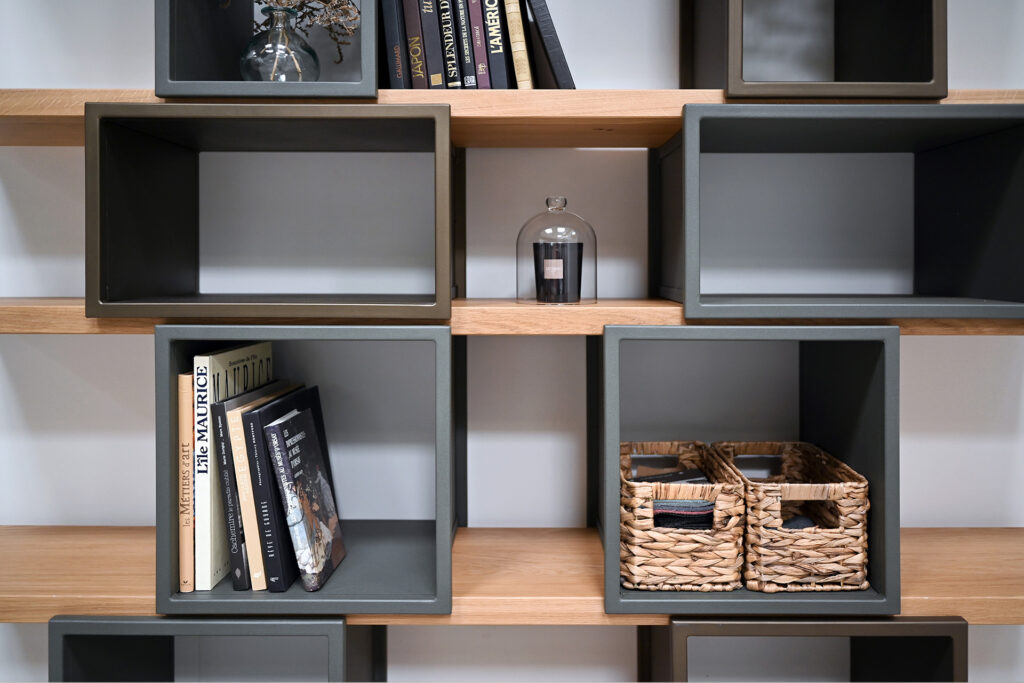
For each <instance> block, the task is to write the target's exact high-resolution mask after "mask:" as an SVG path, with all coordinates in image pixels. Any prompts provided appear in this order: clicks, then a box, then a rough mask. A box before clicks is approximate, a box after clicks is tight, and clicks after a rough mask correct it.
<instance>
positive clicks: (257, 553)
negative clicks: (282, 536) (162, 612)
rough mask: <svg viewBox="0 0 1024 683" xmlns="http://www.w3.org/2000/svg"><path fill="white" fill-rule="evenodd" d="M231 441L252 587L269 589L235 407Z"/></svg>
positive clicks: (239, 416) (230, 420)
mask: <svg viewBox="0 0 1024 683" xmlns="http://www.w3.org/2000/svg"><path fill="white" fill-rule="evenodd" d="M227 422H228V441H229V442H230V443H231V460H232V463H231V466H232V467H233V468H234V470H235V482H236V484H237V486H238V509H239V511H240V512H241V516H242V533H243V534H245V553H246V555H247V557H248V559H249V576H250V577H251V580H252V589H253V590H255V591H262V590H266V589H267V574H266V571H265V569H264V567H263V544H262V543H261V534H260V525H259V519H258V518H257V516H256V503H255V501H254V500H253V496H252V478H251V475H250V473H249V457H248V454H247V451H246V445H245V425H243V424H242V413H241V412H240V411H235V410H232V411H231V412H229V413H228V414H227Z"/></svg>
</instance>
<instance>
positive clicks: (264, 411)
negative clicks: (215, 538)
mask: <svg viewBox="0 0 1024 683" xmlns="http://www.w3.org/2000/svg"><path fill="white" fill-rule="evenodd" d="M306 409H309V410H310V411H312V413H313V419H314V422H315V424H316V426H317V432H318V434H319V435H320V438H322V440H323V442H324V443H327V436H326V432H325V431H324V420H323V416H322V415H321V413H320V391H319V389H317V387H315V386H313V387H306V388H303V389H299V390H297V391H293V392H291V393H289V394H286V395H284V396H282V397H280V398H278V399H275V400H273V401H271V402H270V403H267V404H266V405H264V406H261V407H259V408H256V409H254V410H250V411H249V412H247V413H244V414H243V415H242V424H243V427H244V429H245V447H246V452H247V455H248V458H249V478H250V480H251V481H252V496H253V501H254V503H255V506H256V515H257V523H258V525H259V528H260V534H259V538H260V543H261V544H262V548H263V566H264V570H265V571H266V573H267V588H268V590H270V592H272V593H278V592H282V591H286V590H288V587H289V586H291V585H292V582H294V581H295V579H296V577H297V575H298V570H297V567H296V566H295V553H294V551H293V550H292V541H291V535H290V534H289V533H288V524H287V523H286V521H285V518H284V512H283V511H282V509H281V496H280V494H279V493H278V491H277V488H276V487H277V484H276V483H275V476H274V469H273V465H272V463H271V461H270V451H269V450H268V448H267V441H266V438H265V437H264V434H263V428H264V427H266V426H267V425H268V424H270V423H271V422H273V421H274V420H276V419H278V418H280V417H281V416H282V415H286V414H288V413H289V412H291V411H293V410H306ZM325 467H326V468H327V475H328V478H330V461H329V460H328V461H327V462H326V463H325Z"/></svg>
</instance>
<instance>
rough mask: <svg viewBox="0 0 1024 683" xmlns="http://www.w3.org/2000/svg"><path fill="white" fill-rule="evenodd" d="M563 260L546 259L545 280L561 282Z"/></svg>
mask: <svg viewBox="0 0 1024 683" xmlns="http://www.w3.org/2000/svg"><path fill="white" fill-rule="evenodd" d="M562 272H563V271H562V259H560V258H546V259H544V279H545V280H561V279H562V277H563V275H562Z"/></svg>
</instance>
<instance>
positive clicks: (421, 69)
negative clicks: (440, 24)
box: [402, 0, 427, 89]
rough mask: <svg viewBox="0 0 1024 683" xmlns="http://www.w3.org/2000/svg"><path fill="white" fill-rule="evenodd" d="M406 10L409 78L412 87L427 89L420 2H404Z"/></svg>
mask: <svg viewBox="0 0 1024 683" xmlns="http://www.w3.org/2000/svg"><path fill="white" fill-rule="evenodd" d="M402 8H403V9H404V10H405V42H406V44H407V46H408V55H409V78H410V80H411V81H412V87H413V88H416V89H423V88H426V87H427V62H426V55H425V54H424V53H423V30H422V29H421V28H420V3H419V0H402Z"/></svg>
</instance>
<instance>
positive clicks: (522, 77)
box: [505, 0, 533, 90]
mask: <svg viewBox="0 0 1024 683" xmlns="http://www.w3.org/2000/svg"><path fill="white" fill-rule="evenodd" d="M505 19H506V21H508V45H509V52H511V54H512V65H513V67H515V76H516V87H517V88H519V89H520V90H533V77H532V76H531V75H530V49H529V47H528V46H527V44H526V25H525V24H524V23H523V14H522V11H521V8H520V6H519V0H505Z"/></svg>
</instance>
